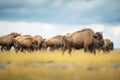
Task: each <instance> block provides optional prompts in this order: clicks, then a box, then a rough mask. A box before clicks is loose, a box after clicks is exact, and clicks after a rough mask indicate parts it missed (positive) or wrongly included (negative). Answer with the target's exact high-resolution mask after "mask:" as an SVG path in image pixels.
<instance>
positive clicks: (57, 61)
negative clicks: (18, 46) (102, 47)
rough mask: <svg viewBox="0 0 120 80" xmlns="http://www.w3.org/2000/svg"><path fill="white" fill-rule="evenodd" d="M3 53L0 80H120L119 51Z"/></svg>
mask: <svg viewBox="0 0 120 80" xmlns="http://www.w3.org/2000/svg"><path fill="white" fill-rule="evenodd" d="M61 53H62V52H61V51H54V52H50V51H37V52H36V51H35V52H31V53H28V52H26V53H25V54H24V53H22V52H18V53H17V54H16V53H15V52H14V51H9V52H0V80H120V50H114V51H111V52H110V53H108V54H103V52H100V53H97V54H96V55H93V54H90V53H84V52H83V50H78V51H73V52H72V55H71V56H70V55H68V53H67V52H65V54H64V55H62V54H61Z"/></svg>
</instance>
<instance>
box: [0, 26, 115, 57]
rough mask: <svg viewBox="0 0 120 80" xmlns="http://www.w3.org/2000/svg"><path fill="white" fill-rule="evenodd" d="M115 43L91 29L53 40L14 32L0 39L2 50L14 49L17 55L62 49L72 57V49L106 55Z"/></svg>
mask: <svg viewBox="0 0 120 80" xmlns="http://www.w3.org/2000/svg"><path fill="white" fill-rule="evenodd" d="M113 46H114V45H113V42H112V41H111V40H109V39H104V38H103V35H102V33H101V32H96V33H95V32H94V31H93V30H91V29H88V28H86V29H82V30H79V31H75V32H72V33H67V34H66V35H56V36H54V37H51V38H47V39H43V38H42V36H40V35H36V36H31V35H21V34H19V33H16V32H12V33H10V34H8V35H4V36H1V37H0V48H1V49H0V50H1V51H9V50H11V48H12V47H13V48H14V50H15V51H16V53H17V52H18V51H21V52H25V51H28V52H31V51H35V50H36V51H37V50H41V49H44V50H50V51H54V50H55V49H60V50H61V51H62V54H64V52H65V51H66V50H68V53H69V54H70V55H71V51H72V49H84V52H90V53H93V54H96V50H97V51H98V52H99V51H101V50H102V51H103V52H104V53H107V52H110V51H111V50H113Z"/></svg>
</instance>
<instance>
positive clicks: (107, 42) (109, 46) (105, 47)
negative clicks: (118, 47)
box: [101, 39, 114, 53]
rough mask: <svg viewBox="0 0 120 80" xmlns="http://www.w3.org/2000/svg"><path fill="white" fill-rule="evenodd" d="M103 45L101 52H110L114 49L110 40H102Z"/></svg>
mask: <svg viewBox="0 0 120 80" xmlns="http://www.w3.org/2000/svg"><path fill="white" fill-rule="evenodd" d="M104 43H105V44H104V45H103V47H102V48H101V50H103V52H104V53H106V52H108V53H109V52H110V50H113V49H114V45H113V42H112V41H111V40H110V39H104Z"/></svg>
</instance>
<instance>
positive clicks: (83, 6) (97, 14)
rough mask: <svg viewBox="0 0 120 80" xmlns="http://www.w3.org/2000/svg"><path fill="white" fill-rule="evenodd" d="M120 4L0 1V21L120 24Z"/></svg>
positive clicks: (102, 0) (112, 1)
mask: <svg viewBox="0 0 120 80" xmlns="http://www.w3.org/2000/svg"><path fill="white" fill-rule="evenodd" d="M119 4H120V1H119V0H10V1H8V0H0V20H5V21H6V20H7V21H28V22H29V21H30V22H43V23H50V24H82V25H83V24H104V25H105V24H110V25H111V24H112V25H116V24H117V25H118V24H119V22H120V15H119V14H120V5H119Z"/></svg>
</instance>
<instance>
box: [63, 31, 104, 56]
mask: <svg viewBox="0 0 120 80" xmlns="http://www.w3.org/2000/svg"><path fill="white" fill-rule="evenodd" d="M63 42H64V48H63V54H64V52H65V51H66V50H67V49H68V52H69V54H70V55H71V51H72V48H75V49H81V48H84V52H86V51H90V52H94V54H95V53H96V52H95V48H96V47H97V48H98V47H101V46H103V44H104V41H103V36H102V34H101V33H100V32H97V33H94V32H93V30H91V29H83V30H80V31H76V32H73V33H68V34H66V35H65V36H64V38H63Z"/></svg>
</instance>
